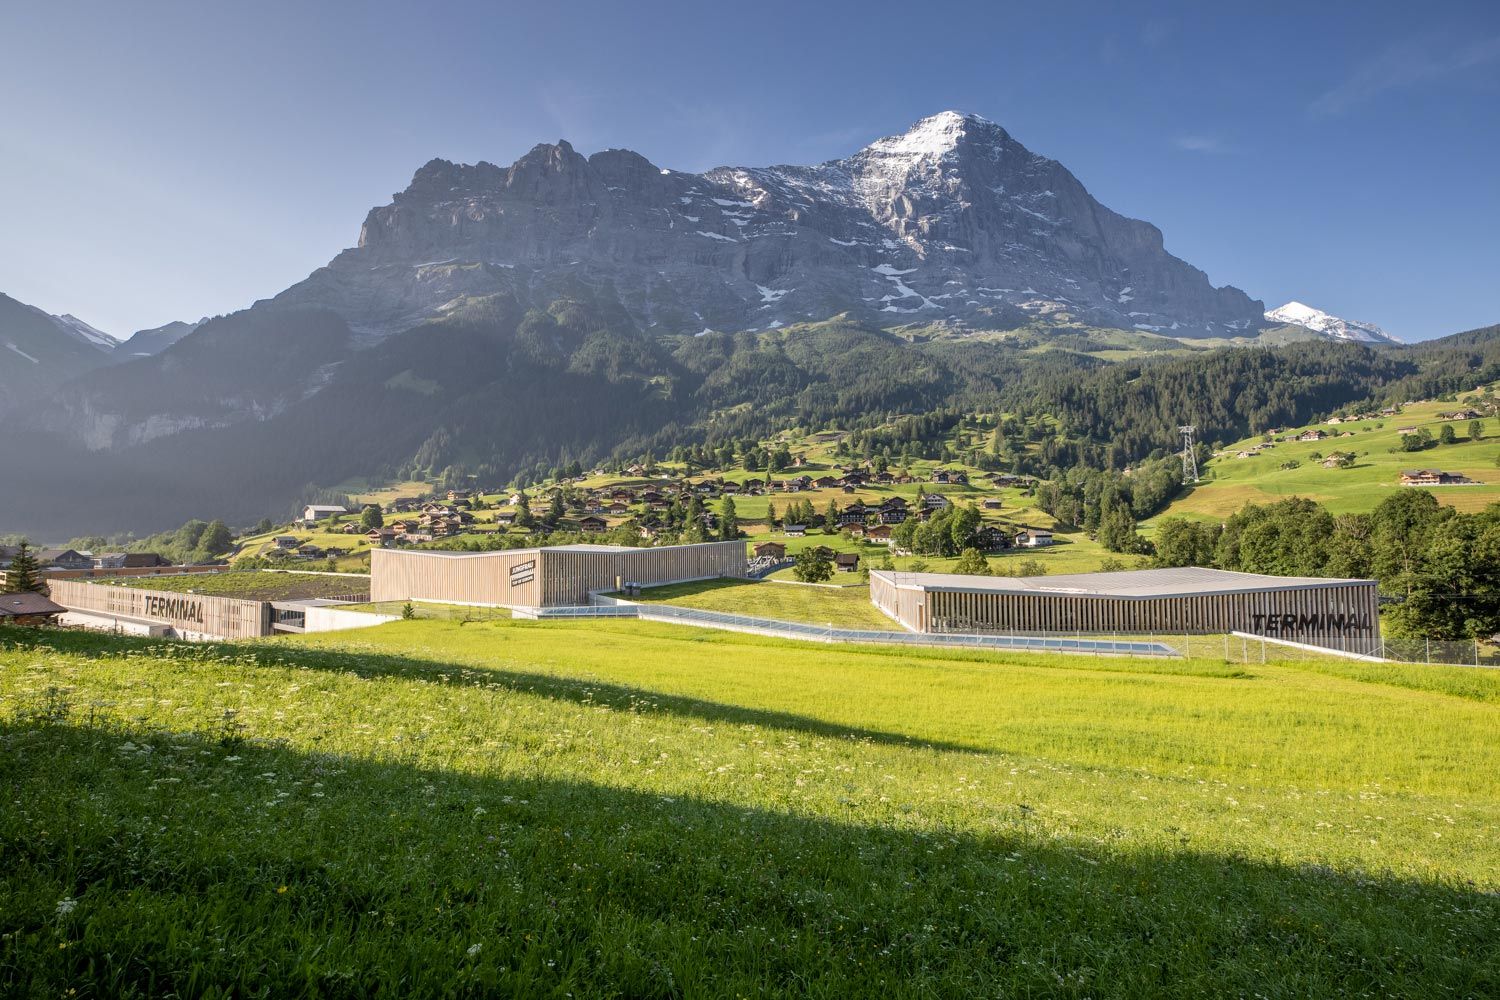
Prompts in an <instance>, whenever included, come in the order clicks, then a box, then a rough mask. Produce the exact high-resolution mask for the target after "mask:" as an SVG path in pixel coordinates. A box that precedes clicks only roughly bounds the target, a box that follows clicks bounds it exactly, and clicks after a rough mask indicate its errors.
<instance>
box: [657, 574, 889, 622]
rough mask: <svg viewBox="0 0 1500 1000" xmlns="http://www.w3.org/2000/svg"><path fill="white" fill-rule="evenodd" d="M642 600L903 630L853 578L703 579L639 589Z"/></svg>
mask: <svg viewBox="0 0 1500 1000" xmlns="http://www.w3.org/2000/svg"><path fill="white" fill-rule="evenodd" d="M840 575H843V574H840ZM835 582H838V581H837V580H836V581H835ZM639 600H641V601H646V602H657V603H663V604H674V605H677V606H678V607H684V608H702V609H704V610H706V611H727V612H729V613H731V614H736V615H751V616H753V617H756V618H775V619H777V620H778V621H788V622H812V623H813V624H815V625H833V626H835V627H837V628H854V629H882V630H887V631H897V632H899V631H901V626H900V625H898V624H896V623H895V622H893V621H892V620H891V619H889V618H887V617H886V616H885V615H883V614H881V613H880V611H879V610H878V609H877V608H876V607H875V606H874V605H873V604H871V603H870V587H869V584H867V583H865V582H864V581H863V580H860V579H859V577H858V576H854V577H853V582H852V583H851V585H850V586H837V587H830V586H817V587H814V586H807V585H803V584H795V583H777V582H774V581H759V582H746V581H744V580H704V581H699V582H697V583H678V584H672V585H671V586H666V587H650V588H647V589H646V590H643V591H641V596H640V598H639Z"/></svg>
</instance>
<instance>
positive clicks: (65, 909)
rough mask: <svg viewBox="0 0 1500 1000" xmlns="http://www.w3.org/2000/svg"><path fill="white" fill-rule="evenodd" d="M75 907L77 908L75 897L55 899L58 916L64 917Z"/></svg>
mask: <svg viewBox="0 0 1500 1000" xmlns="http://www.w3.org/2000/svg"><path fill="white" fill-rule="evenodd" d="M76 909H78V900H76V899H59V900H58V901H57V915H58V916H59V917H66V916H67V915H68V914H70V913H72V912H73V911H74V910H76Z"/></svg>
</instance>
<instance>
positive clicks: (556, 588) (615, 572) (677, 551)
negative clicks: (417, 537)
mask: <svg viewBox="0 0 1500 1000" xmlns="http://www.w3.org/2000/svg"><path fill="white" fill-rule="evenodd" d="M745 572H746V560H745V543H744V542H705V543H703V544H701V545H663V546H659V547H654V548H640V549H637V548H630V547H629V546H624V545H556V546H552V547H549V548H537V549H502V550H499V551H496V552H441V551H433V550H424V549H372V550H371V552H370V600H371V601H374V602H377V603H378V602H382V601H434V602H439V603H444V604H473V605H481V606H485V607H512V608H515V607H521V608H556V607H569V606H574V605H582V604H588V603H589V594H591V593H593V592H596V591H606V590H625V589H626V588H627V587H629V586H630V585H632V584H635V585H640V586H658V585H660V584H665V583H682V582H685V581H688V580H706V579H711V578H714V577H721V576H728V577H743V576H744V575H745Z"/></svg>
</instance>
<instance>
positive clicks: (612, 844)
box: [0, 721, 1500, 997]
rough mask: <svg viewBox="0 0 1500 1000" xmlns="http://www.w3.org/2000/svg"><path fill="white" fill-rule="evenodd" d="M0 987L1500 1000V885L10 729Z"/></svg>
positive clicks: (1018, 829) (140, 736)
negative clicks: (1448, 999) (1469, 885)
mask: <svg viewBox="0 0 1500 1000" xmlns="http://www.w3.org/2000/svg"><path fill="white" fill-rule="evenodd" d="M0 795H3V799H4V801H5V802H6V804H7V808H6V809H5V810H4V811H3V812H0V858H3V859H4V864H3V865H0V899H4V901H5V906H4V907H3V909H0V934H3V937H0V942H3V943H0V994H4V995H15V996H21V995H25V996H34V995H64V994H66V993H68V992H69V991H70V990H74V989H76V990H77V991H78V993H79V994H80V995H109V996H146V995H169V994H172V995H182V996H201V995H245V996H251V995H254V996H309V995H318V996H348V997H365V996H371V995H376V994H383V995H393V996H394V995H400V996H434V997H436V996H489V995H502V994H503V995H526V996H530V995H551V996H561V995H564V994H565V993H568V994H571V995H573V996H598V995H609V996H631V997H681V996H700V995H713V996H732V995H757V996H764V995H789V996H790V995H795V996H808V995H815V996H828V997H855V996H873V995H889V996H926V997H957V996H970V995H986V996H997V995H999V996H1012V995H1024V996H1042V995H1045V996H1091V997H1141V996H1153V995H1169V996H1220V995H1222V996H1248V995H1252V994H1255V995H1262V996H1330V995H1365V994H1381V995H1395V996H1404V997H1419V996H1427V995H1444V996H1452V995H1459V996H1482V995H1488V996H1493V995H1496V991H1497V989H1500V973H1497V964H1496V963H1497V956H1496V950H1495V945H1494V936H1493V932H1494V928H1495V926H1497V922H1500V898H1497V897H1496V896H1495V895H1494V894H1485V893H1481V892H1477V891H1472V890H1466V889H1463V888H1455V887H1445V886H1441V885H1436V884H1425V883H1418V882H1410V881H1402V880H1396V879H1391V878H1381V877H1376V876H1369V875H1362V874H1355V873H1346V872H1336V871H1333V870H1329V869H1324V868H1312V867H1292V866H1275V865H1268V864H1263V863H1258V862H1253V861H1249V860H1246V859H1243V858H1237V857H1223V856H1214V855H1206V854H1202V853H1197V852H1193V851H1189V850H1186V849H1183V850H1173V851H1166V850H1162V851H1152V850H1132V851H1123V850H1120V851H1111V850H1109V849H1107V848H1103V847H1100V846H1098V845H1093V844H1074V843H1068V842H1064V841H1061V840H1053V839H1047V838H1044V837H1041V836H1037V835H1035V834H1033V833H1032V832H1031V831H1030V830H1029V828H1028V827H1029V824H1030V823H1031V822H1032V817H1031V816H1030V815H1029V813H1028V812H1027V811H1026V810H1024V809H1022V808H1019V807H1018V808H1017V810H1016V813H1015V815H1014V816H1013V817H1012V823H1011V832H1009V833H1006V834H1003V835H996V836H988V837H979V836H973V835H969V834H964V833H956V832H952V831H941V830H939V831H928V832H924V831H918V830H912V829H900V828H896V827H894V826H892V825H891V824H890V823H888V822H879V821H877V820H875V819H874V818H864V817H861V816H860V815H858V814H857V813H854V812H851V814H850V816H849V818H848V819H847V820H843V821H838V822H835V821H832V820H828V819H824V818H808V817H799V816H795V815H790V814H788V813H785V812H780V811H773V810H770V809H765V808H749V807H744V806H740V805H734V804H728V803H723V802H712V801H706V800H701V799H694V798H688V797H668V796H663V795H658V794H651V793H647V792H641V791H635V790H626V789H620V788H612V787H608V786H604V785H600V784H586V783H583V782H579V781H572V780H555V779H526V778H520V777H481V776H473V775H467V774H458V773H454V772H451V771H445V770H441V769H438V768H434V767H431V766H429V765H426V764H425V763H423V762H421V761H418V760H405V761H399V760H385V761H372V760H368V759H353V758H347V757H336V756H331V755H319V754H309V753H303V752H298V751H293V750H290V749H286V748H284V747H276V746H263V745H256V744H242V745H238V744H231V745H228V746H225V745H221V744H220V743H218V742H215V741H211V740H205V739H202V738H200V737H197V736H194V735H190V734H184V733H162V732H156V733H147V732H142V731H139V730H131V729H126V728H119V729H116V728H110V727H93V728H91V727H83V726H75V725H70V724H67V723H65V722H58V721H53V722H50V723H48V722H39V721H31V722H12V723H9V724H0Z"/></svg>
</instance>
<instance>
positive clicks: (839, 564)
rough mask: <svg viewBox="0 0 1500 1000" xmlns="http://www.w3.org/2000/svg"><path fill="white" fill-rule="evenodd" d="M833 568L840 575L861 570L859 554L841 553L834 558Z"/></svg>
mask: <svg viewBox="0 0 1500 1000" xmlns="http://www.w3.org/2000/svg"><path fill="white" fill-rule="evenodd" d="M833 568H834V569H835V570H837V571H838V572H840V573H853V572H855V571H856V570H858V569H859V554H858V553H856V552H840V553H839V554H838V555H836V556H834V557H833Z"/></svg>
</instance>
